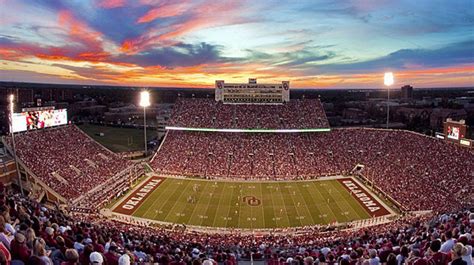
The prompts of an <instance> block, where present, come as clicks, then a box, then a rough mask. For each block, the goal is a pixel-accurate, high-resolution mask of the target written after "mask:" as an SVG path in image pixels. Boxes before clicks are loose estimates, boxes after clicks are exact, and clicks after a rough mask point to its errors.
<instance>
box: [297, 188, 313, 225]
mask: <svg viewBox="0 0 474 265" xmlns="http://www.w3.org/2000/svg"><path fill="white" fill-rule="evenodd" d="M302 185H304V184H303V183H300V185H296V189H297V190H298V192H296V193H297V194H298V196H299V197H300V198H301V199H302V203H303V204H304V207H305V208H306V211H307V213H308V215H309V217H310V218H311V223H310V224H309V225H311V224H316V222H315V220H314V218H313V215H312V214H311V211H310V210H309V208H308V204H307V203H306V200H305V198H304V196H303V193H302V191H301V188H302Z"/></svg>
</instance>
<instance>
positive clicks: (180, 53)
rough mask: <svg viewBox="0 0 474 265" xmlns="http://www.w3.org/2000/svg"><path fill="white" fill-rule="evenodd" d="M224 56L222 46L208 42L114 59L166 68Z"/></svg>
mask: <svg viewBox="0 0 474 265" xmlns="http://www.w3.org/2000/svg"><path fill="white" fill-rule="evenodd" d="M223 59H224V58H221V56H220V47H219V46H215V45H211V44H208V43H204V42H202V43H199V44H185V43H180V44H177V45H175V46H170V47H162V48H153V49H150V50H148V51H146V52H141V53H138V54H133V55H120V56H118V57H115V58H114V59H113V61H115V62H122V63H132V64H136V65H139V66H143V67H146V66H161V67H165V68H175V67H186V66H194V65H200V64H206V63H216V62H219V61H221V60H223Z"/></svg>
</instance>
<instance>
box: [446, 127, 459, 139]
mask: <svg viewBox="0 0 474 265" xmlns="http://www.w3.org/2000/svg"><path fill="white" fill-rule="evenodd" d="M459 133H460V130H459V127H457V126H452V125H448V132H447V136H448V138H449V139H453V140H459Z"/></svg>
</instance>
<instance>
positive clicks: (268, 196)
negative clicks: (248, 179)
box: [262, 183, 281, 228]
mask: <svg viewBox="0 0 474 265" xmlns="http://www.w3.org/2000/svg"><path fill="white" fill-rule="evenodd" d="M269 189H274V188H273V183H270V184H266V185H265V190H266V191H268V190H269ZM273 197H274V196H273V193H272V192H267V193H266V194H265V195H263V191H262V198H263V200H264V201H267V200H268V201H270V202H271V205H269V207H266V208H267V209H268V211H269V212H271V213H270V215H271V216H273V217H272V218H271V219H270V220H271V221H272V226H270V227H271V228H273V227H278V225H277V223H278V222H277V221H278V220H277V218H281V217H277V216H276V214H275V211H276V210H277V209H276V207H275V203H274V202H273ZM270 210H271V211H270Z"/></svg>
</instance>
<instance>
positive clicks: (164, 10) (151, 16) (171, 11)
mask: <svg viewBox="0 0 474 265" xmlns="http://www.w3.org/2000/svg"><path fill="white" fill-rule="evenodd" d="M185 9H186V6H185V5H183V4H171V5H163V6H160V7H157V8H153V9H151V10H149V11H148V12H147V13H146V14H145V15H143V16H141V17H140V18H139V19H138V20H137V23H148V22H151V21H153V20H155V19H158V18H165V17H174V16H178V15H181V14H182V13H183V12H184V11H185Z"/></svg>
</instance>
